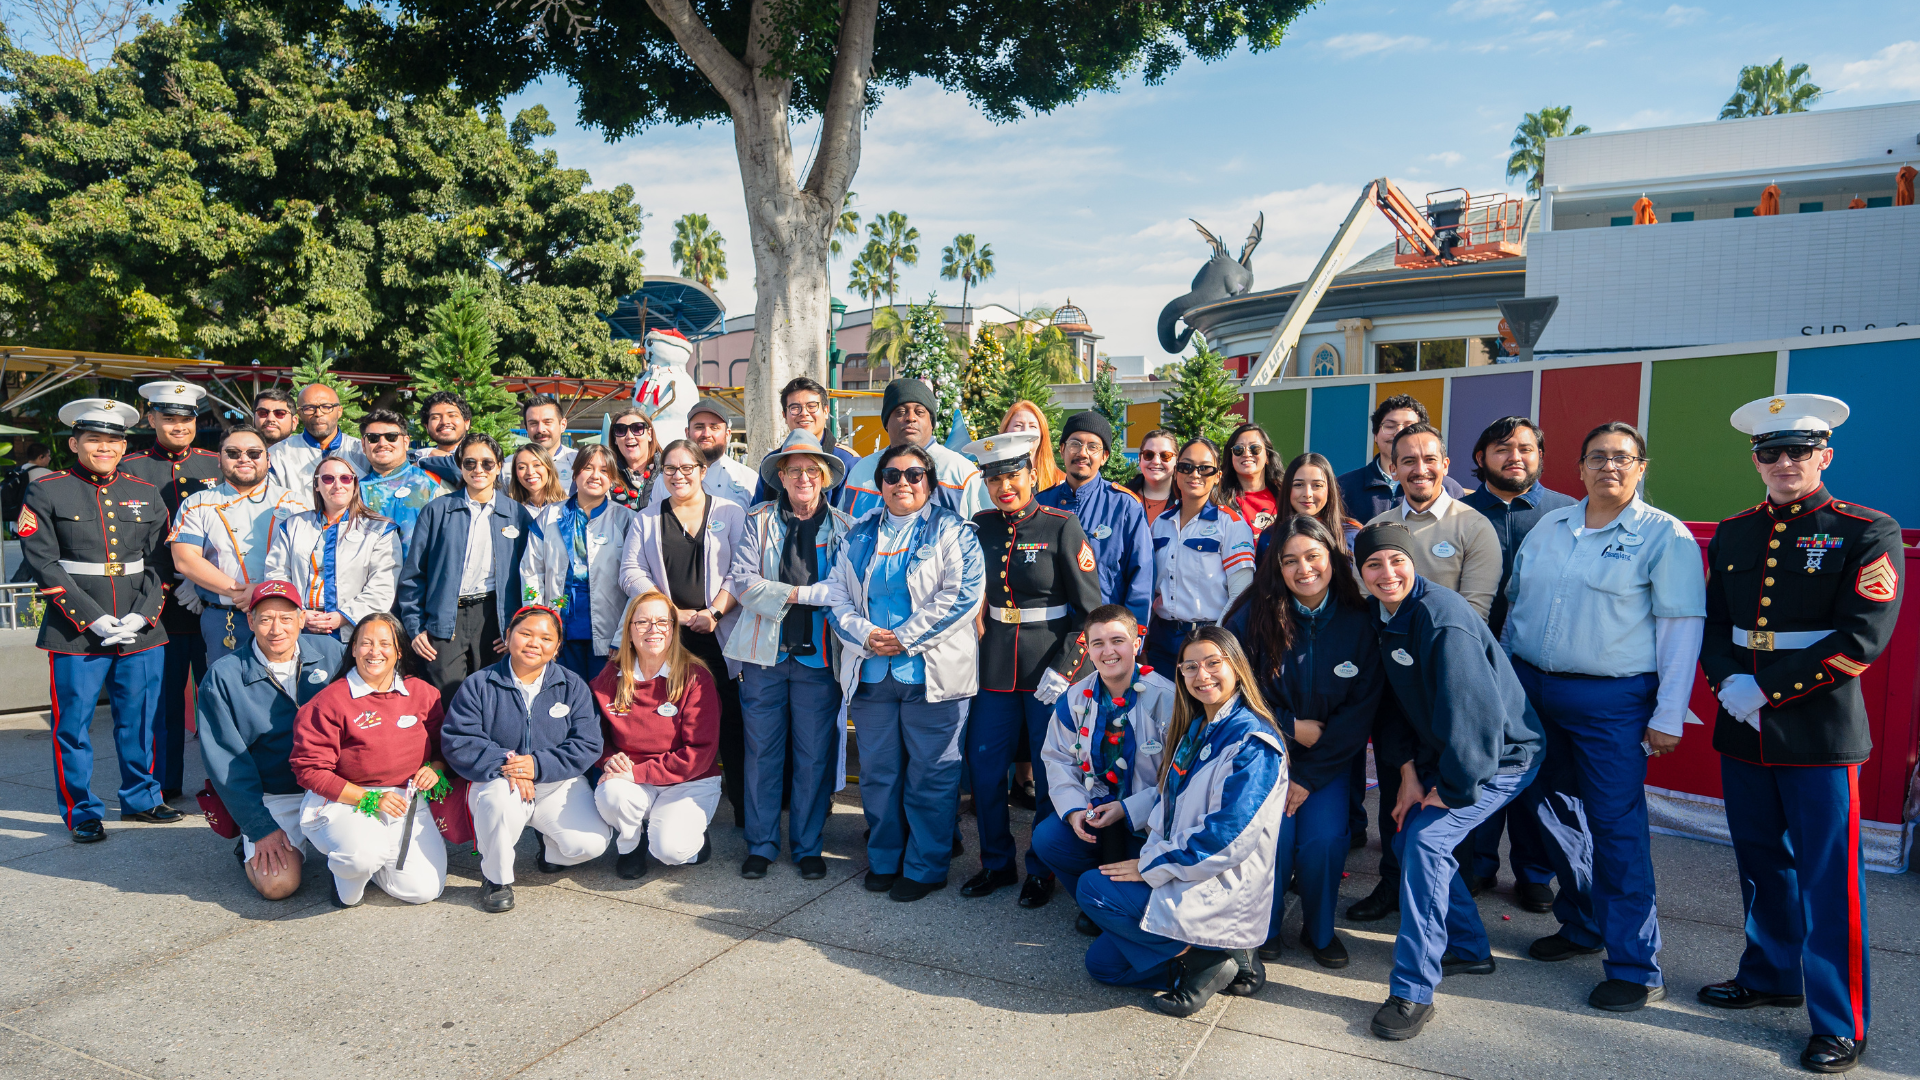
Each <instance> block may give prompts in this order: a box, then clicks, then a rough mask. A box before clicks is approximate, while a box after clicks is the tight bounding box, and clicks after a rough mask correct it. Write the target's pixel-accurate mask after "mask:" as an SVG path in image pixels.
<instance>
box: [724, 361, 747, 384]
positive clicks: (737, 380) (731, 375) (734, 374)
mask: <svg viewBox="0 0 1920 1080" xmlns="http://www.w3.org/2000/svg"><path fill="white" fill-rule="evenodd" d="M727 385H729V386H745V385H747V362H746V361H745V360H735V361H734V362H733V363H732V364H731V365H729V366H728V368H727Z"/></svg>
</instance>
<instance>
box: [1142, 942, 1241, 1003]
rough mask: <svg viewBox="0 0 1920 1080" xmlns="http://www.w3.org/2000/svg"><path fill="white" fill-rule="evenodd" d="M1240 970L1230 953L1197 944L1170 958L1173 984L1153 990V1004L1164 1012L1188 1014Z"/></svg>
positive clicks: (1211, 996)
mask: <svg viewBox="0 0 1920 1080" xmlns="http://www.w3.org/2000/svg"><path fill="white" fill-rule="evenodd" d="M1239 974H1240V965H1239V964H1237V963H1235V962H1234V959H1233V954H1232V953H1229V952H1222V951H1221V950H1219V949H1203V948H1201V947H1200V946H1198V945H1195V946H1194V947H1193V948H1191V949H1188V950H1187V951H1186V952H1184V953H1181V954H1180V955H1179V956H1176V957H1174V959H1173V988H1172V989H1170V990H1168V991H1167V992H1166V993H1164V994H1156V995H1154V999H1153V1007H1154V1008H1156V1009H1159V1010H1160V1011H1161V1012H1163V1013H1166V1014H1167V1015H1168V1016H1192V1015H1193V1014H1194V1013H1197V1012H1199V1011H1200V1010H1201V1009H1203V1008H1205V1007H1206V1004H1207V1002H1209V1001H1212V1000H1213V995H1215V994H1217V993H1219V992H1220V991H1222V990H1225V989H1226V988H1227V984H1229V983H1231V982H1233V980H1234V979H1235V977H1237V976H1238V975H1239Z"/></svg>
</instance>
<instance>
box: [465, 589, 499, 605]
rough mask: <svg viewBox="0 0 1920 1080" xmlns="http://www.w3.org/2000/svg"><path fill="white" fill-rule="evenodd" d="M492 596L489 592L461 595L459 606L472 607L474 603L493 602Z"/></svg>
mask: <svg viewBox="0 0 1920 1080" xmlns="http://www.w3.org/2000/svg"><path fill="white" fill-rule="evenodd" d="M493 597H494V594H493V593H490V592H489V593H476V594H474V595H473V596H463V597H461V598H460V606H461V607H472V606H473V605H475V604H491V603H493Z"/></svg>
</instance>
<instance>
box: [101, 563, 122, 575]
mask: <svg viewBox="0 0 1920 1080" xmlns="http://www.w3.org/2000/svg"><path fill="white" fill-rule="evenodd" d="M101 569H103V570H105V571H106V572H107V576H108V577H125V576H126V574H127V566H126V564H125V563H117V562H110V563H104V564H102V565H101Z"/></svg>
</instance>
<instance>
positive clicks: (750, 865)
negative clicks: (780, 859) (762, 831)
mask: <svg viewBox="0 0 1920 1080" xmlns="http://www.w3.org/2000/svg"><path fill="white" fill-rule="evenodd" d="M772 865H773V860H772V859H769V858H767V857H766V856H765V855H749V856H747V858H746V861H745V862H742V863H741V864H740V876H741V877H743V878H746V879H747V880H748V881H758V880H760V879H761V878H763V877H766V876H767V867H769V866H772Z"/></svg>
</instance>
